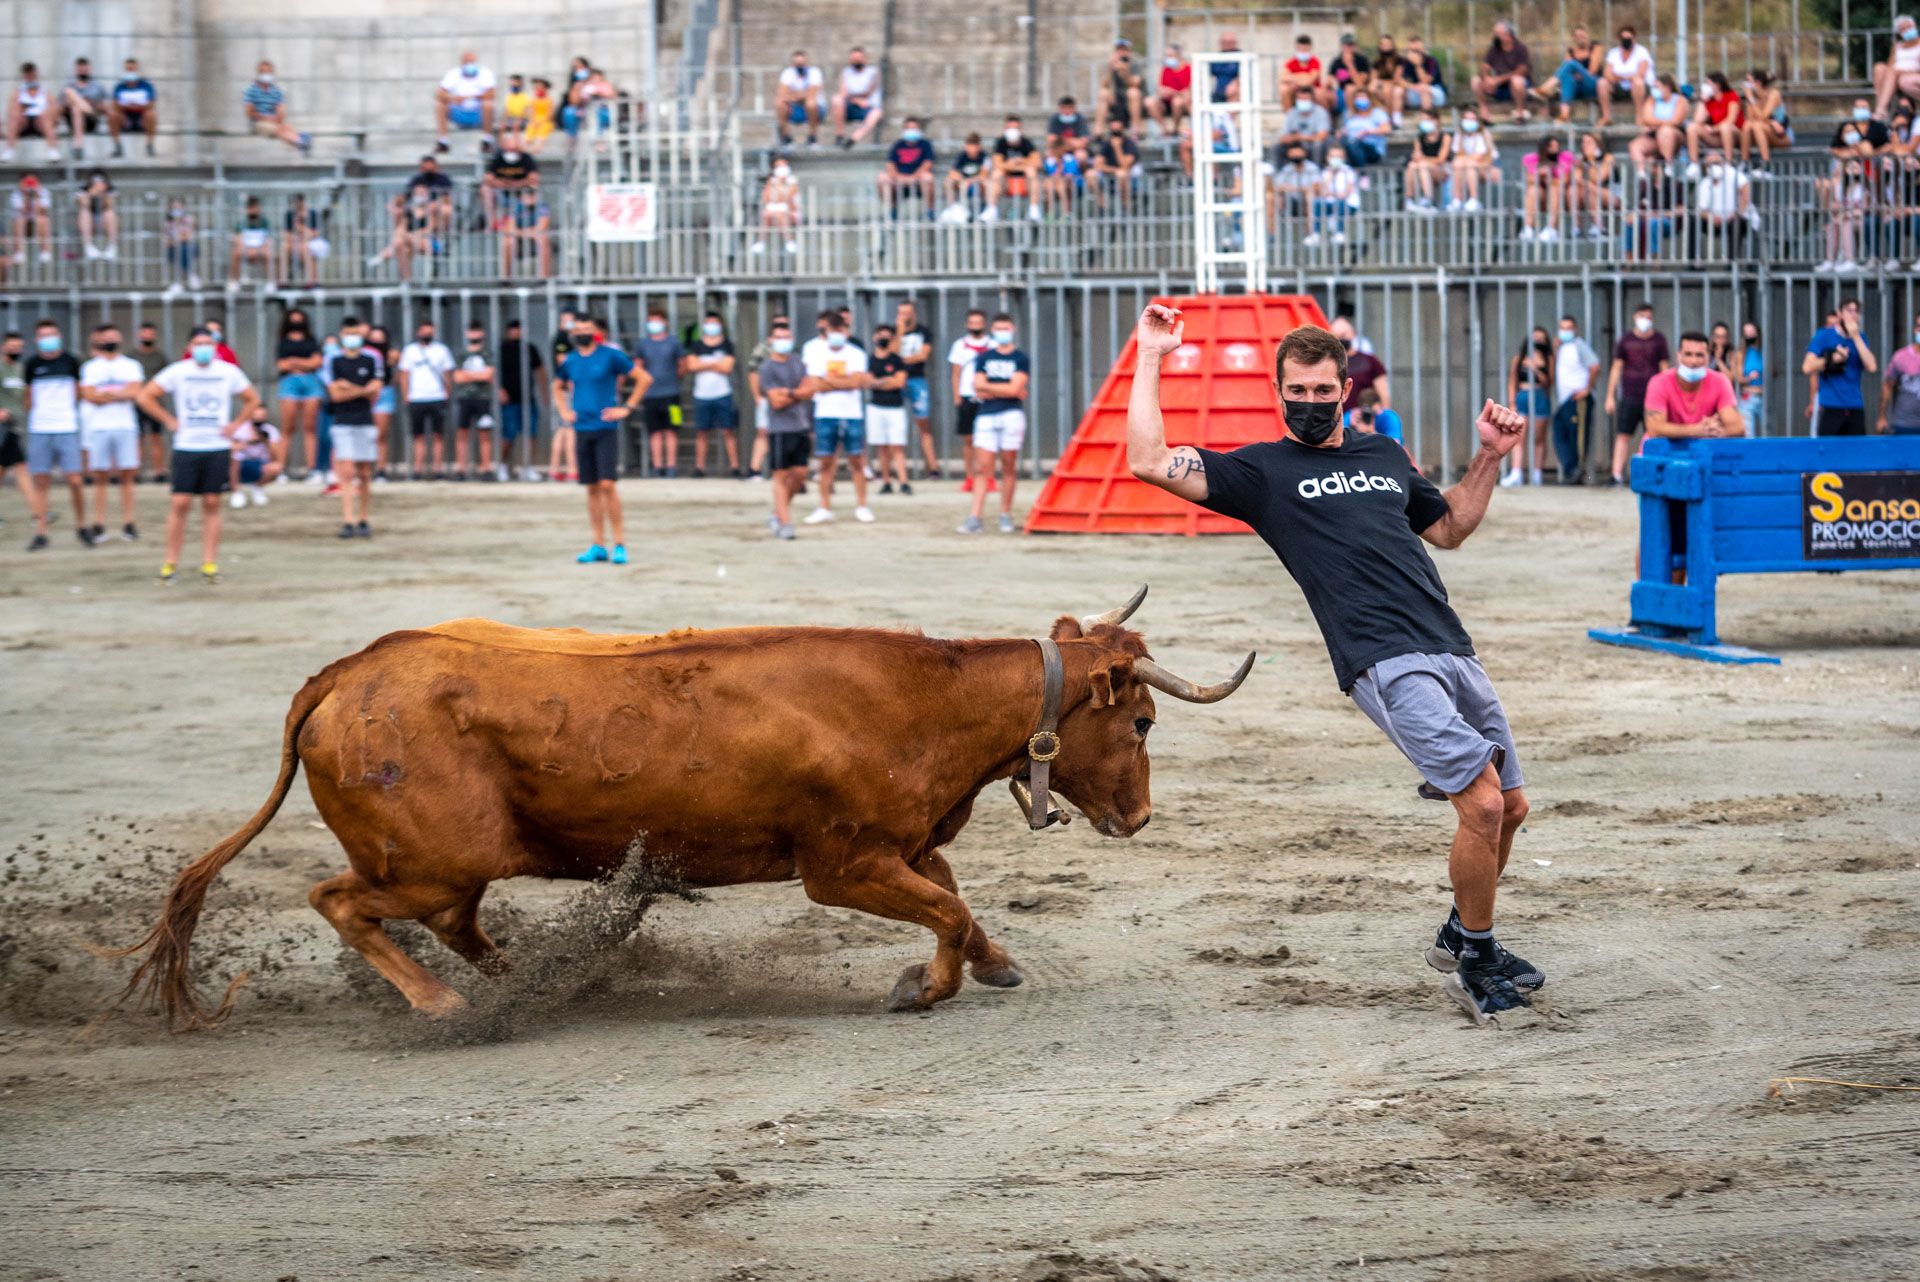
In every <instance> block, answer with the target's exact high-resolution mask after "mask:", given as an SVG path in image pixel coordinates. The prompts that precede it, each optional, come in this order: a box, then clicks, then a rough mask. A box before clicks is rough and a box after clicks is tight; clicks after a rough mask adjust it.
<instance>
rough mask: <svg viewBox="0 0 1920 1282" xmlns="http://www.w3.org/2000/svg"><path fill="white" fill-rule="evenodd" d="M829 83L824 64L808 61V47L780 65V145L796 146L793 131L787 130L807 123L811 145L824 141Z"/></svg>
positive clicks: (776, 110) (776, 123)
mask: <svg viewBox="0 0 1920 1282" xmlns="http://www.w3.org/2000/svg"><path fill="white" fill-rule="evenodd" d="M825 87H826V81H825V79H824V78H823V77H822V76H821V75H820V68H818V67H813V66H809V65H808V64H807V54H806V50H804V49H795V50H794V51H793V60H792V62H790V63H789V64H788V65H787V66H785V67H782V68H781V69H780V78H779V80H778V81H776V82H775V83H774V86H773V132H774V134H775V136H776V137H778V138H779V140H780V146H782V147H791V146H793V135H792V134H790V133H788V132H787V130H789V129H791V128H792V127H793V126H794V125H805V126H806V127H807V146H809V147H817V146H819V145H820V121H821V120H822V119H823V118H824V115H825V112H824V111H823V110H822V108H821V106H820V95H821V93H822V92H823V91H824V90H825Z"/></svg>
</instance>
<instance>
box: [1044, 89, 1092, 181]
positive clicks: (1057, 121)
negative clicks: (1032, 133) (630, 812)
mask: <svg viewBox="0 0 1920 1282" xmlns="http://www.w3.org/2000/svg"><path fill="white" fill-rule="evenodd" d="M1087 136H1088V130H1087V118H1086V117H1085V116H1082V115H1081V114H1080V104H1079V103H1077V102H1075V101H1074V98H1073V95H1072V94H1067V95H1066V96H1065V97H1063V98H1061V99H1060V101H1059V102H1058V103H1057V104H1056V105H1055V110H1054V113H1053V115H1052V116H1050V117H1048V119H1047V141H1048V142H1053V141H1055V140H1056V139H1057V140H1058V141H1059V143H1060V145H1061V147H1062V148H1063V149H1065V150H1067V151H1071V152H1074V153H1075V154H1077V155H1078V156H1079V157H1080V160H1081V162H1082V163H1083V164H1084V163H1085V162H1086V159H1087Z"/></svg>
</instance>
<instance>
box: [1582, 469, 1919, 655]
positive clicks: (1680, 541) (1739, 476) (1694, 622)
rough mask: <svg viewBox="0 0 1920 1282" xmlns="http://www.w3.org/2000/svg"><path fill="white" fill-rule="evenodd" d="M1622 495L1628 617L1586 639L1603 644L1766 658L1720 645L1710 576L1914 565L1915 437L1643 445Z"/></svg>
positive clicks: (1916, 524) (1916, 518)
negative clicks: (1631, 515)
mask: <svg viewBox="0 0 1920 1282" xmlns="http://www.w3.org/2000/svg"><path fill="white" fill-rule="evenodd" d="M1633 489H1634V492H1635V493H1637V494H1638V495H1639V496H1640V578H1639V579H1638V581H1636V582H1635V583H1634V585H1633V591H1632V594H1631V597H1630V599H1629V607H1630V611H1631V616H1632V622H1631V624H1630V625H1629V626H1628V627H1626V628H1594V629H1592V630H1590V631H1589V632H1588V633H1587V635H1588V636H1590V637H1592V638H1593V639H1594V640H1595V641H1604V642H1606V643H1607V644H1609V645H1625V646H1634V647H1637V648H1639V649H1643V650H1658V651H1661V652H1663V653H1667V654H1678V655H1684V656H1686V657H1688V658H1694V659H1706V660H1709V661H1711V662H1715V663H1778V662H1780V660H1779V658H1778V657H1777V656H1774V655H1768V654H1761V653H1760V652H1758V651H1755V650H1748V649H1745V648H1744V647H1741V646H1735V645H1723V644H1721V643H1720V635H1719V630H1718V628H1717V627H1716V626H1715V623H1714V588H1715V584H1716V581H1717V580H1718V579H1719V577H1720V576H1721V575H1723V574H1774V573H1780V572H1783V571H1791V570H1814V571H1818V572H1822V573H1829V574H1831V573H1838V572H1839V571H1842V570H1920V436H1869V437H1859V436H1854V437H1826V438H1808V439H1792V440H1781V439H1778V438H1775V439H1771V440H1744V439H1742V440H1649V441H1648V442H1647V443H1646V448H1645V451H1644V452H1643V453H1642V454H1641V456H1640V457H1639V458H1637V459H1635V460H1634V464H1633ZM1676 578H1677V579H1678V581H1676Z"/></svg>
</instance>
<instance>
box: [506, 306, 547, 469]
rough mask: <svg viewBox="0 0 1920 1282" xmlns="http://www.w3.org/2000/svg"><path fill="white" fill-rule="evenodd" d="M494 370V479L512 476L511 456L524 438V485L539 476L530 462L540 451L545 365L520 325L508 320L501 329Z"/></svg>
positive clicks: (535, 345)
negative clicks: (496, 400) (497, 430)
mask: <svg viewBox="0 0 1920 1282" xmlns="http://www.w3.org/2000/svg"><path fill="white" fill-rule="evenodd" d="M494 368H495V369H496V370H497V371H498V372H499V376H500V378H499V382H500V461H499V464H498V465H497V467H496V469H495V476H496V477H497V479H499V480H502V481H504V480H506V479H508V478H509V477H510V476H512V475H513V472H512V471H511V467H512V464H511V462H510V461H509V460H510V456H511V455H512V454H513V451H514V444H515V442H517V441H518V440H519V439H520V438H521V436H522V435H524V436H525V437H526V438H527V451H526V453H525V454H524V455H522V456H521V460H520V471H519V476H520V479H521V480H523V481H531V480H535V479H537V478H538V476H539V473H537V472H536V471H534V469H533V463H532V460H533V456H534V451H535V450H537V449H539V448H540V401H541V399H542V396H543V394H544V392H545V387H546V383H545V380H543V379H542V378H541V377H540V375H541V371H543V370H544V369H545V368H546V363H545V362H544V361H542V360H541V359H540V348H539V346H538V345H537V344H535V343H529V342H527V341H526V339H525V338H523V337H522V336H521V331H520V322H519V321H517V320H510V321H508V322H507V323H506V325H505V326H503V327H502V334H501V338H500V354H499V356H498V357H497V358H496V360H495V361H494Z"/></svg>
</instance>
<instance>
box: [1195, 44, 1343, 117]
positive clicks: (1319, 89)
mask: <svg viewBox="0 0 1920 1282" xmlns="http://www.w3.org/2000/svg"><path fill="white" fill-rule="evenodd" d="M1230 40H1233V37H1232V36H1222V37H1221V38H1220V41H1221V45H1222V47H1225V45H1226V43H1227V42H1228V41H1230ZM1234 43H1235V44H1236V46H1237V44H1238V42H1237V41H1235V42H1234ZM1222 65H1223V66H1225V65H1226V64H1222ZM1236 85H1237V82H1236ZM1303 89H1304V90H1305V91H1306V92H1307V96H1308V97H1310V98H1311V99H1313V101H1314V102H1316V103H1318V104H1319V105H1320V106H1321V107H1323V108H1324V109H1326V111H1327V112H1329V113H1331V112H1332V111H1333V90H1331V89H1329V88H1328V87H1327V83H1326V75H1325V69H1324V68H1322V67H1321V65H1320V59H1319V57H1318V56H1317V55H1315V53H1314V52H1313V37H1312V36H1310V35H1308V34H1307V33H1306V32H1304V31H1303V32H1301V33H1300V34H1299V35H1297V36H1295V37H1294V40H1293V56H1292V57H1291V58H1288V59H1287V60H1286V62H1284V63H1282V64H1281V66H1280V93H1281V96H1283V97H1285V96H1288V95H1292V96H1293V101H1294V102H1296V103H1297V102H1299V101H1300V99H1299V96H1298V95H1299V91H1300V90H1303ZM1213 100H1214V101H1215V102H1225V101H1226V99H1225V98H1222V97H1221V96H1220V95H1219V94H1218V93H1215V94H1214V96H1213Z"/></svg>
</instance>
